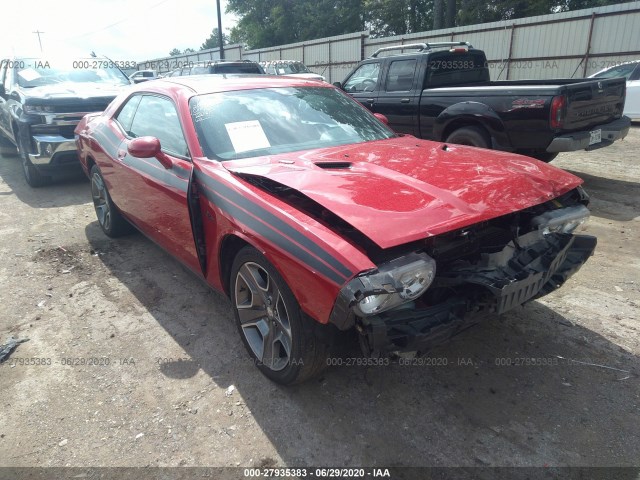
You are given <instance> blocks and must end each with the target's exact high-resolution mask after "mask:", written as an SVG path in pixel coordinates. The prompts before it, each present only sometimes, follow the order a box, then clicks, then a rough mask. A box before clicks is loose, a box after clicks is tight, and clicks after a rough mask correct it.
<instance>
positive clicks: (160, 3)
mask: <svg viewBox="0 0 640 480" xmlns="http://www.w3.org/2000/svg"><path fill="white" fill-rule="evenodd" d="M169 1H171V0H162V1H160V2H158V3H156V4H154V5H151V6H150V7H147V8H145V10H153V9H154V8H156V7H159V6H160V5H162V4H164V3H167V2H169ZM133 18H134V16H133V15H129V16H128V17H125V18H122V19H120V20H118V21H117V22H113V23H111V24H109V25H107V26H105V27H102V28H98V29H94V30H91V31H90V32H85V33H81V34H80V35H75V36H73V37H69V38H67V40H74V39H76V38H83V37H88V36H90V35H93V34H95V33H98V32H103V31H105V30H108V29H110V28H113V27H115V26H118V25H120V24H121V23H125V22H128V21H130V20H132V19H133Z"/></svg>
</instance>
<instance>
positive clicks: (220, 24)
mask: <svg viewBox="0 0 640 480" xmlns="http://www.w3.org/2000/svg"><path fill="white" fill-rule="evenodd" d="M216 7H217V9H218V48H219V49H220V60H224V45H223V42H222V15H220V0H216Z"/></svg>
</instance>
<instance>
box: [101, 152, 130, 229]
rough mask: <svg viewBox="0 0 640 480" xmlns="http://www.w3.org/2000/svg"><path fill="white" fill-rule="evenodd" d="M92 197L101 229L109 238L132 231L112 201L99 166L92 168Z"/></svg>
mask: <svg viewBox="0 0 640 480" xmlns="http://www.w3.org/2000/svg"><path fill="white" fill-rule="evenodd" d="M91 197H92V198H93V207H94V208H95V210H96V216H97V217H98V223H99V224H100V228H102V231H103V232H104V233H105V234H106V235H107V236H108V237H112V238H115V237H120V236H122V235H125V234H127V233H129V232H130V231H131V230H132V227H131V224H130V223H129V222H127V221H126V220H125V218H124V217H123V216H122V214H121V213H120V212H119V211H118V209H117V208H116V206H115V205H114V204H113V202H112V201H111V197H110V196H109V191H108V190H107V186H106V185H105V183H104V178H102V173H100V169H99V168H98V166H97V165H94V166H93V167H91Z"/></svg>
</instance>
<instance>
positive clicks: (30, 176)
mask: <svg viewBox="0 0 640 480" xmlns="http://www.w3.org/2000/svg"><path fill="white" fill-rule="evenodd" d="M21 157H22V158H21V159H22V172H23V173H24V179H25V180H26V181H27V183H28V184H29V186H31V187H33V188H39V187H44V186H45V185H48V184H49V183H50V182H51V177H48V176H46V175H42V173H40V172H39V171H38V169H37V168H36V167H35V166H34V165H33V164H32V163H31V160H29V156H28V155H27V154H26V153H23V154H22V155H21Z"/></svg>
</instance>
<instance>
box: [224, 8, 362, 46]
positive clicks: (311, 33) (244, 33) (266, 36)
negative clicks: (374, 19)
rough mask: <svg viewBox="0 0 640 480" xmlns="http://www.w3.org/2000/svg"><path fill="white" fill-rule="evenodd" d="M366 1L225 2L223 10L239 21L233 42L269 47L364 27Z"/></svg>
mask: <svg viewBox="0 0 640 480" xmlns="http://www.w3.org/2000/svg"><path fill="white" fill-rule="evenodd" d="M365 1H366V0H271V1H269V2H266V1H264V0H229V3H228V4H227V11H228V12H230V13H233V14H235V15H237V16H238V17H239V18H240V20H239V21H238V23H237V25H236V26H235V27H234V28H233V29H232V30H231V38H233V39H234V42H240V43H246V44H248V45H249V47H250V48H262V47H271V46H274V45H283V44H286V43H294V42H301V41H305V40H312V39H314V38H322V37H329V36H333V35H341V34H344V33H351V32H356V31H359V30H362V29H363V28H364V25H365V22H364V3H365Z"/></svg>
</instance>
